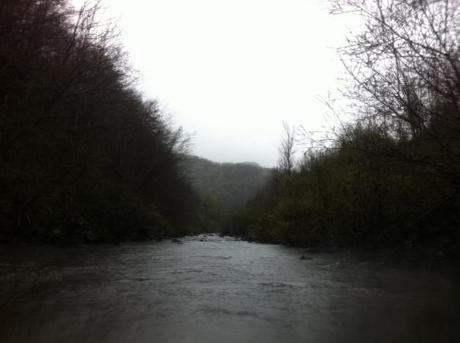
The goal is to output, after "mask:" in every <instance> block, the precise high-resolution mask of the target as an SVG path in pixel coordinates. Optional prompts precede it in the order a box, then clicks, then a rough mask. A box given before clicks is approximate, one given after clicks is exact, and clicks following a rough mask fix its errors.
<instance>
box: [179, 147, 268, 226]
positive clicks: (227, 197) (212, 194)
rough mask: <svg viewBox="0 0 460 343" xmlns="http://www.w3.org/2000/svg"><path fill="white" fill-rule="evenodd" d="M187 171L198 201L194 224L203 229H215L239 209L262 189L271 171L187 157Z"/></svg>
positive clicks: (244, 164) (253, 165) (245, 165)
mask: <svg viewBox="0 0 460 343" xmlns="http://www.w3.org/2000/svg"><path fill="white" fill-rule="evenodd" d="M187 163H188V165H187V169H188V170H189V176H190V179H191V181H192V185H193V187H194V188H195V190H196V191H197V192H198V194H199V196H200V198H201V204H200V205H201V206H200V207H201V209H200V211H199V213H198V222H199V225H200V227H201V228H202V229H204V230H215V229H216V227H217V228H220V227H221V226H222V223H223V220H224V219H225V218H227V217H228V216H229V215H231V214H233V213H235V211H237V210H239V209H241V208H242V207H243V206H244V205H245V204H246V202H247V201H248V200H249V199H250V198H252V197H254V196H255V195H256V194H257V192H258V191H259V190H260V189H262V187H263V186H264V185H265V183H266V182H267V180H268V177H269V175H270V172H271V169H269V168H264V167H261V166H260V165H258V164H257V163H255V162H241V163H218V162H213V161H210V160H207V159H205V158H201V157H198V156H190V157H189V158H188V159H187Z"/></svg>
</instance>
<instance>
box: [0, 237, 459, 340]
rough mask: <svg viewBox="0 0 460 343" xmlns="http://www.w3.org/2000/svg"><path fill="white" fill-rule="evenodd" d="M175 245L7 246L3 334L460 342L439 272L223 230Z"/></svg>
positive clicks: (451, 290) (450, 296)
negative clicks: (309, 250)
mask: <svg viewBox="0 0 460 343" xmlns="http://www.w3.org/2000/svg"><path fill="white" fill-rule="evenodd" d="M182 243H183V244H179V242H169V241H168V242H161V243H149V244H126V245H121V246H90V247H81V248H50V247H40V248H30V247H28V248H17V247H16V248H14V249H13V248H5V247H3V248H2V252H1V253H0V272H1V274H0V275H1V279H0V341H1V342H204V343H205V342H229V343H230V342H231V343H233V342H294V343H295V342H319V343H321V342H366V343H367V342H459V341H460V339H459V337H460V336H457V335H458V334H459V332H460V331H459V329H458V324H459V323H460V320H459V318H460V315H459V309H460V306H459V304H460V302H459V300H458V298H457V294H456V292H455V288H456V287H455V284H454V282H453V281H452V280H451V279H450V278H448V277H446V276H443V275H440V274H439V275H438V274H436V273H433V272H430V273H429V272H423V271H416V270H408V269H402V268H395V267H388V266H382V265H377V264H374V263H370V262H364V261H361V260H358V259H355V258H352V257H350V256H346V255H343V254H306V253H305V252H303V251H302V250H299V249H294V248H287V247H283V246H275V245H268V244H256V243H248V242H243V241H235V240H232V239H229V238H220V237H218V236H198V237H190V238H184V239H183V240H182ZM302 255H305V256H306V259H305V260H302V259H300V256H302Z"/></svg>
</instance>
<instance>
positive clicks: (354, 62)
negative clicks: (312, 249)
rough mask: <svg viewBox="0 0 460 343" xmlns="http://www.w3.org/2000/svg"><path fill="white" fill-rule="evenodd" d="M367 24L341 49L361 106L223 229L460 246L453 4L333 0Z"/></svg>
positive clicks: (271, 236)
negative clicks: (352, 117)
mask: <svg viewBox="0 0 460 343" xmlns="http://www.w3.org/2000/svg"><path fill="white" fill-rule="evenodd" d="M335 10H336V11H338V12H347V13H358V14H360V15H362V16H363V17H364V18H365V25H364V26H363V27H364V30H363V32H362V33H361V34H358V35H356V36H355V37H352V38H351V39H350V41H349V44H348V46H347V47H346V48H344V50H343V51H342V53H343V59H344V63H345V65H346V66H347V68H348V71H349V72H350V75H351V76H352V80H353V81H354V86H353V87H352V88H350V89H351V90H350V91H349V92H348V97H349V99H350V100H351V101H350V102H351V103H352V104H353V105H354V106H353V109H354V111H355V113H356V120H355V122H354V123H351V124H348V125H343V126H342V128H341V129H340V130H339V132H338V134H337V135H336V136H335V139H333V140H328V141H327V142H326V143H325V144H322V145H318V144H311V147H310V149H308V150H307V151H306V152H305V155H304V158H303V159H302V160H301V161H300V162H298V163H297V164H293V163H292V161H293V156H294V155H293V150H294V149H293V144H294V142H295V140H294V138H293V136H292V133H291V132H290V131H287V134H286V137H285V139H284V141H283V144H282V149H281V152H282V154H281V159H280V167H279V168H278V169H277V170H276V171H275V172H274V173H273V174H272V176H271V179H270V181H269V183H268V184H267V186H266V187H265V188H264V189H263V190H262V191H261V192H259V194H258V195H257V196H256V197H255V198H254V199H253V200H252V201H251V202H250V203H249V204H248V205H247V206H246V208H245V209H244V210H243V211H241V212H240V213H239V215H238V216H236V217H235V218H234V219H233V221H232V222H230V223H229V224H228V227H227V232H229V233H233V234H238V235H242V236H246V237H249V238H252V239H258V240H264V241H279V242H287V243H290V244H299V245H310V246H320V247H324V246H342V247H356V248H372V249H375V248H397V249H401V250H402V251H405V252H406V253H409V254H412V253H413V254H419V253H428V254H430V255H432V256H442V255H449V254H456V255H458V251H460V250H459V249H460V230H459V227H460V197H459V195H460V194H459V191H460V42H459V37H460V29H459V26H458V23H459V22H460V10H459V6H458V4H456V3H455V2H450V1H447V0H446V1H429V0H425V1H417V2H406V1H398V0H386V1H374V2H362V1H354V0H349V1H337V4H336V7H335Z"/></svg>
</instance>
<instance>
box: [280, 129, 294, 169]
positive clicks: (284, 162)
mask: <svg viewBox="0 0 460 343" xmlns="http://www.w3.org/2000/svg"><path fill="white" fill-rule="evenodd" d="M283 130H284V131H283V134H284V135H283V137H282V139H281V145H280V147H279V148H278V150H279V154H280V158H279V162H278V167H279V168H280V169H281V170H282V171H284V172H285V173H286V174H288V175H289V174H291V173H292V170H293V169H294V165H295V156H294V154H295V134H296V130H295V128H291V127H289V125H288V124H287V123H283Z"/></svg>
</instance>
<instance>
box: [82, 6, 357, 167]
mask: <svg viewBox="0 0 460 343" xmlns="http://www.w3.org/2000/svg"><path fill="white" fill-rule="evenodd" d="M74 3H75V4H76V5H77V6H78V5H80V4H82V3H83V1H82V0H74ZM101 5H102V7H103V8H104V13H105V14H104V16H106V19H109V18H110V20H113V22H114V23H116V25H117V27H118V30H119V32H120V40H121V44H122V45H123V46H124V48H125V49H126V52H127V54H128V55H129V61H130V63H131V65H132V66H133V67H134V69H135V70H136V73H137V76H138V78H139V81H138V87H139V88H140V89H141V90H142V92H143V93H144V94H145V95H146V96H147V97H149V98H153V99H156V100H158V101H159V103H160V104H161V107H162V108H163V110H164V111H165V112H167V113H168V114H170V115H171V118H172V121H173V122H174V124H175V125H177V126H182V127H183V128H184V129H185V130H186V131H187V132H188V133H189V134H190V135H191V136H192V137H193V140H192V141H193V153H194V154H196V155H199V156H202V157H206V158H209V159H212V160H215V161H230V162H237V161H254V162H257V163H259V164H261V165H264V166H273V165H275V164H276V163H277V160H278V149H277V147H278V144H279V138H280V135H281V134H282V123H283V122H287V123H289V124H290V125H295V126H300V125H302V126H303V127H305V129H306V130H311V131H327V130H330V129H331V128H332V127H333V126H334V124H336V123H335V120H334V119H333V118H332V117H331V116H330V115H329V114H328V109H327V107H326V106H325V105H324V100H327V99H329V98H330V97H334V96H335V95H336V94H337V88H338V84H339V78H340V77H341V75H342V73H343V70H342V67H341V62H340V59H339V56H338V54H337V51H336V49H337V47H340V46H342V45H343V44H344V39H345V36H346V34H347V29H348V28H349V27H350V23H351V21H350V19H349V18H348V19H347V18H344V17H338V16H332V15H330V14H329V9H330V8H329V7H330V6H329V2H328V1H327V0H323V1H321V0H308V1H307V0H290V1H281V0H270V1H266V0H251V1H247V0H234V1H222V0H219V1H216V0H197V1H193V2H191V1H186V0H154V1H150V0H149V1H146V0H131V1H123V0H110V1H108V0H102V3H101Z"/></svg>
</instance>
